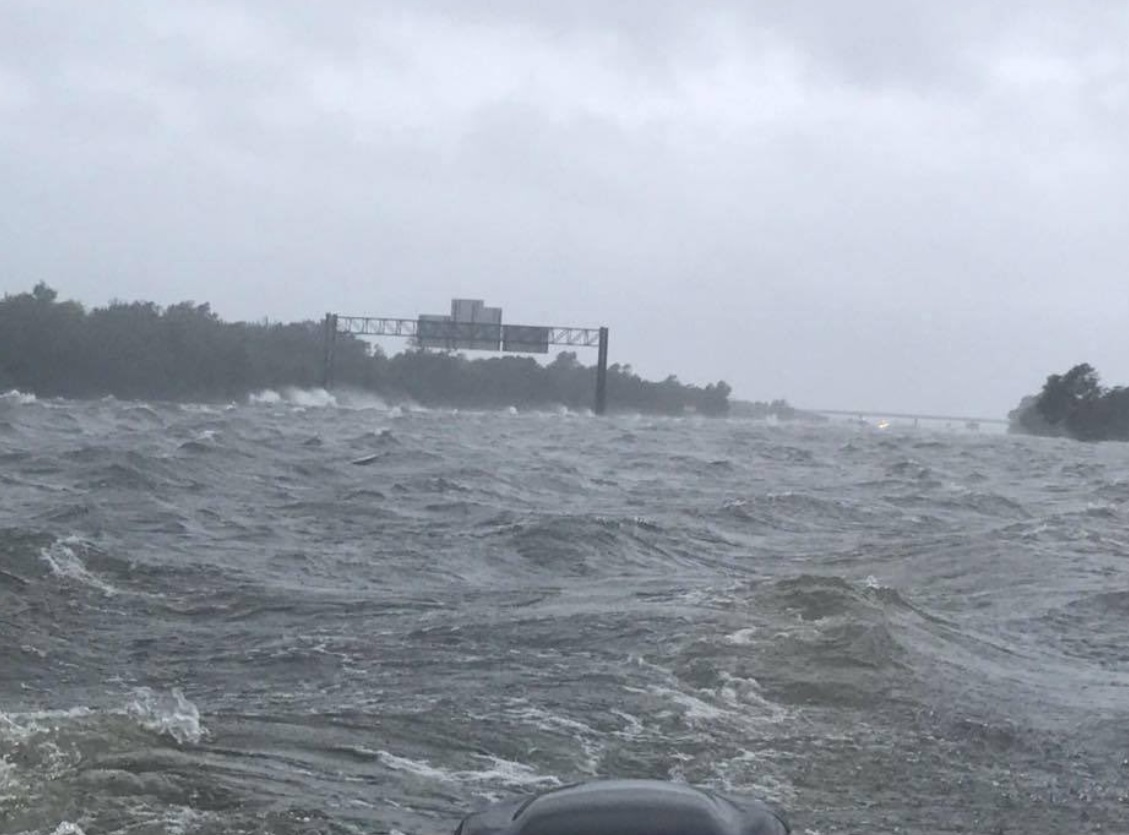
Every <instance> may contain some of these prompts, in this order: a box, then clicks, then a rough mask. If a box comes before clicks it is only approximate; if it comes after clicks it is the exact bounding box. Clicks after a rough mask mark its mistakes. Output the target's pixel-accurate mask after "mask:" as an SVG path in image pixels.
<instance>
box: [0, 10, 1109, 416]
mask: <svg viewBox="0 0 1129 835" xmlns="http://www.w3.org/2000/svg"><path fill="white" fill-rule="evenodd" d="M1127 42H1129V7H1127V6H1125V5H1124V4H1115V3H1105V2H1075V3H1069V4H1064V3H1050V2H1035V3H1027V4H1022V5H1021V6H1020V5H1015V4H994V3H971V2H958V3H945V4H941V3H923V2H914V3H907V2H893V0H890V1H889V2H878V1H877V0H867V1H865V2H857V3H852V4H838V3H813V2H789V3H750V2H740V3H739V2H698V3H689V2H685V3H674V2H639V1H638V0H632V2H619V3H597V2H587V0H583V1H581V2H569V3H540V4H534V3H519V2H482V3H465V2H462V0H457V1H456V0H449V2H440V1H439V0H434V1H433V2H419V3H413V4H406V3H386V2H365V3H361V2H337V3H316V4H315V3H305V2H293V0H291V2H279V0H271V2H266V1H265V0H263V1H262V2H228V3H222V4H219V3H204V2H191V3H189V2H163V3H141V2H133V3H129V2H118V3H97V4H95V3H87V2H55V3H51V4H42V3H34V2H22V0H8V2H6V3H4V5H3V7H2V9H0V253H2V255H0V266H2V272H0V276H2V277H0V290H2V291H4V292H20V291H23V290H27V289H29V288H30V287H31V286H32V285H33V284H34V283H35V282H37V281H40V280H42V281H45V282H47V283H48V284H50V285H52V286H53V287H55V288H56V289H58V290H59V292H60V294H61V295H62V296H63V297H73V298H77V299H78V300H80V301H82V302H84V303H86V304H91V305H96V304H104V303H106V302H107V301H109V300H110V299H113V298H121V299H135V298H140V299H151V300H154V301H156V302H158V303H161V304H169V303H173V302H176V301H180V300H183V299H192V300H195V301H198V302H203V301H208V302H210V303H211V304H212V305H213V307H214V308H215V309H216V310H217V311H218V312H219V313H220V314H221V315H222V316H223V317H225V318H228V319H252V320H257V319H262V318H263V317H270V318H271V319H272V320H273V319H283V320H293V319H317V318H319V317H320V316H321V315H322V314H323V313H324V312H325V311H328V310H335V311H341V312H347V313H356V314H371V315H389V316H415V315H416V314H418V313H421V312H430V311H441V310H443V309H444V308H445V307H446V305H447V304H448V300H449V299H450V298H451V297H453V296H468V297H473V298H485V299H486V300H487V301H488V303H490V304H496V305H499V306H501V307H502V308H503V309H504V311H505V316H506V320H507V321H510V322H528V323H532V324H541V323H544V324H576V325H600V324H606V325H608V326H610V327H611V329H612V361H613V362H614V361H619V362H629V363H631V364H633V365H634V367H635V369H636V370H637V371H638V372H640V373H641V374H643V375H645V376H649V377H659V378H661V377H665V376H666V375H667V374H669V373H675V374H677V375H679V377H680V378H681V379H682V380H684V381H688V382H701V383H704V382H709V381H713V380H717V379H725V380H727V381H728V382H729V383H730V384H732V385H733V386H734V389H735V391H734V395H735V396H736V397H739V398H743V399H770V398H777V397H784V398H787V399H788V400H790V401H791V402H792V403H794V404H796V405H800V406H808V407H822V408H836V407H838V408H858V409H878V408H889V409H899V410H906V411H923V412H944V413H957V414H963V413H967V414H977V415H992V416H1002V415H1003V414H1004V413H1005V412H1006V411H1007V410H1008V409H1009V408H1011V407H1012V406H1014V405H1015V404H1016V402H1017V401H1018V400H1019V398H1020V397H1021V396H1022V395H1024V394H1027V393H1030V392H1033V391H1037V390H1038V387H1039V386H1040V385H1041V383H1042V380H1043V378H1044V377H1045V376H1046V375H1047V374H1049V373H1052V372H1059V371H1062V370H1065V368H1067V367H1069V366H1070V365H1072V364H1074V363H1076V362H1082V361H1088V362H1090V363H1092V364H1093V365H1095V366H1096V367H1097V368H1098V369H1099V371H1101V372H1102V373H1103V375H1104V377H1105V378H1106V380H1107V381H1108V382H1109V383H1129V329H1126V327H1125V322H1126V321H1127V319H1129V295H1127V294H1126V292H1125V281H1126V276H1127V275H1129V250H1127V249H1126V247H1125V245H1124V240H1123V238H1124V234H1125V229H1126V228H1127V221H1129V216H1127V215H1129V206H1127V198H1126V194H1127V193H1129V190H1127V186H1129V162H1127V160H1129V157H1127V155H1126V153H1125V145H1126V137H1127V136H1129V57H1127V56H1129V53H1127V51H1126V49H1125V44H1126V43H1127ZM388 347H389V348H392V349H394V348H395V347H396V346H394V345H393V346H388ZM589 359H590V358H589Z"/></svg>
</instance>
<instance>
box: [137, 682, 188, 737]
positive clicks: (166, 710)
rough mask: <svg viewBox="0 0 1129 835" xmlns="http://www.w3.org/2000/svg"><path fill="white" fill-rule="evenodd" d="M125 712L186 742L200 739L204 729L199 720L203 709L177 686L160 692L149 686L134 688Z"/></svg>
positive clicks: (148, 728) (159, 731) (150, 726)
mask: <svg viewBox="0 0 1129 835" xmlns="http://www.w3.org/2000/svg"><path fill="white" fill-rule="evenodd" d="M126 713H128V714H129V715H130V716H132V717H133V718H134V719H136V720H137V721H138V723H140V725H141V727H143V728H145V729H146V730H150V731H153V732H155V733H158V734H167V735H168V736H171V737H172V738H173V739H175V740H176V741H177V742H179V743H180V744H181V745H183V744H184V743H186V742H193V743H195V742H199V741H200V739H201V738H202V737H203V735H204V733H205V730H204V727H203V726H202V725H201V724H200V711H199V710H198V709H197V708H196V705H194V704H192V702H190V701H189V700H188V699H186V698H185V696H184V694H183V693H182V692H180V690H179V689H178V688H175V687H174V688H173V689H172V690H171V691H169V692H168V693H158V692H157V691H155V690H153V689H151V688H149V687H141V688H138V689H137V690H136V691H134V697H133V699H132V701H130V703H129V704H128V705H127V706H126Z"/></svg>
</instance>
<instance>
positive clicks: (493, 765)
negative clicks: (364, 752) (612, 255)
mask: <svg viewBox="0 0 1129 835" xmlns="http://www.w3.org/2000/svg"><path fill="white" fill-rule="evenodd" d="M376 756H377V759H378V760H380V762H381V763H382V764H383V765H384V766H386V767H387V768H391V769H392V770H393V771H404V772H407V773H409V774H415V775H416V776H418V777H424V778H426V779H428V780H439V781H443V782H453V783H501V784H503V785H507V786H559V785H561V781H560V780H558V779H557V778H556V777H553V776H551V775H545V774H538V773H537V771H536V770H535V769H534V768H533V767H532V766H529V765H526V764H525V763H517V762H513V761H512V760H505V759H502V758H501V757H488V756H483V755H479V756H477V759H480V760H483V761H485V763H487V766H486V767H485V768H483V769H481V770H477V771H476V770H455V769H446V768H440V767H438V766H434V765H432V764H431V763H429V762H428V761H427V760H413V759H410V758H408V757H401V756H397V755H396V754H391V753H389V752H388V751H383V750H382V751H377V752H376Z"/></svg>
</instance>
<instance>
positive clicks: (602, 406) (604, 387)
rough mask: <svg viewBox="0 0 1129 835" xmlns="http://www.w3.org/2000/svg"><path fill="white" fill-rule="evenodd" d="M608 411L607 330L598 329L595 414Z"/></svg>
mask: <svg viewBox="0 0 1129 835" xmlns="http://www.w3.org/2000/svg"><path fill="white" fill-rule="evenodd" d="M607 410H608V329H607V328H600V358H599V359H598V360H597V365H596V414H597V415H603V414H605V413H606V412H607Z"/></svg>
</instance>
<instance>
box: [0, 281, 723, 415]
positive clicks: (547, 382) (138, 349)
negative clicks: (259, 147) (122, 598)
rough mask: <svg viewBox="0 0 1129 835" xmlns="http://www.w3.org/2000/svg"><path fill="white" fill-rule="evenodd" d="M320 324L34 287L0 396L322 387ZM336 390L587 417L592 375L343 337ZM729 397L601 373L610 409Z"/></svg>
mask: <svg viewBox="0 0 1129 835" xmlns="http://www.w3.org/2000/svg"><path fill="white" fill-rule="evenodd" d="M323 336H324V334H323V330H322V324H321V323H320V322H312V321H308V322H297V323H291V324H279V323H270V322H262V323H250V322H224V321H222V320H221V319H220V318H219V316H217V315H216V314H215V313H214V312H213V311H212V310H211V308H210V307H209V306H208V305H207V304H195V303H193V302H182V303H180V304H174V305H171V306H169V307H166V308H161V307H160V306H158V305H156V304H154V303H152V302H121V301H114V302H111V303H110V304H109V305H107V306H105V307H96V308H92V309H90V310H86V309H85V308H84V307H83V306H82V305H81V304H79V303H77V302H74V301H60V300H59V298H58V294H57V293H56V292H55V291H54V290H53V289H51V288H50V287H48V286H47V285H45V284H43V283H40V284H37V285H36V286H35V288H34V289H33V290H32V291H31V292H30V293H20V294H17V295H5V296H4V298H3V299H2V300H0V391H6V390H9V389H19V390H21V391H25V392H29V393H34V394H36V395H38V396H42V397H69V398H88V397H102V396H105V395H112V396H114V397H118V398H121V399H131V400H138V399H146V400H212V401H214V400H222V401H229V400H232V399H236V398H240V397H243V396H246V395H248V394H250V393H252V392H255V391H260V390H264V389H276V390H277V389H282V388H286V387H296V388H314V387H317V386H319V385H321V383H322V372H323V356H324V354H323V351H324V342H323ZM334 381H335V383H336V384H337V385H338V386H342V387H349V388H356V389H363V390H367V391H372V392H375V393H377V394H379V395H380V396H382V397H385V398H386V399H388V400H389V401H392V402H396V401H402V400H410V401H413V402H416V403H419V404H421V405H425V406H457V407H468V408H505V407H507V406H517V407H525V408H538V407H554V406H565V407H568V408H570V409H578V410H579V409H586V408H591V406H592V401H593V392H594V390H595V385H596V370H595V368H594V367H592V366H585V365H582V364H581V363H580V362H579V361H578V359H577V357H576V354H575V353H570V352H563V353H561V354H559V355H558V356H557V357H556V359H555V360H553V361H552V362H551V363H549V364H548V365H541V364H540V363H538V362H537V361H536V360H534V359H533V358H531V357H519V356H495V357H491V358H489V359H473V360H472V359H468V358H467V357H466V356H464V355H462V354H453V353H447V352H435V351H425V350H419V349H410V350H407V351H404V352H402V353H399V354H395V355H393V356H386V355H385V354H384V352H383V351H381V350H380V348H379V347H376V346H372V345H370V344H368V343H366V342H364V341H363V340H361V339H358V338H356V337H354V336H351V335H345V334H341V335H338V337H337V343H336V349H335V361H334ZM729 394H730V387H729V386H728V385H727V384H726V383H724V382H718V383H714V384H710V385H707V386H704V387H701V386H695V385H687V384H683V383H680V382H679V381H678V379H677V378H676V377H674V376H671V377H668V378H667V379H666V380H664V381H662V382H651V381H647V380H643V379H642V378H640V377H639V376H638V375H637V374H635V373H634V371H633V370H632V368H631V366H629V365H618V364H617V365H612V366H610V367H609V369H608V401H609V407H610V408H611V409H622V410H630V411H641V412H653V413H661V414H684V413H690V412H696V413H699V414H707V415H720V414H724V413H726V412H727V411H728V409H729Z"/></svg>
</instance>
